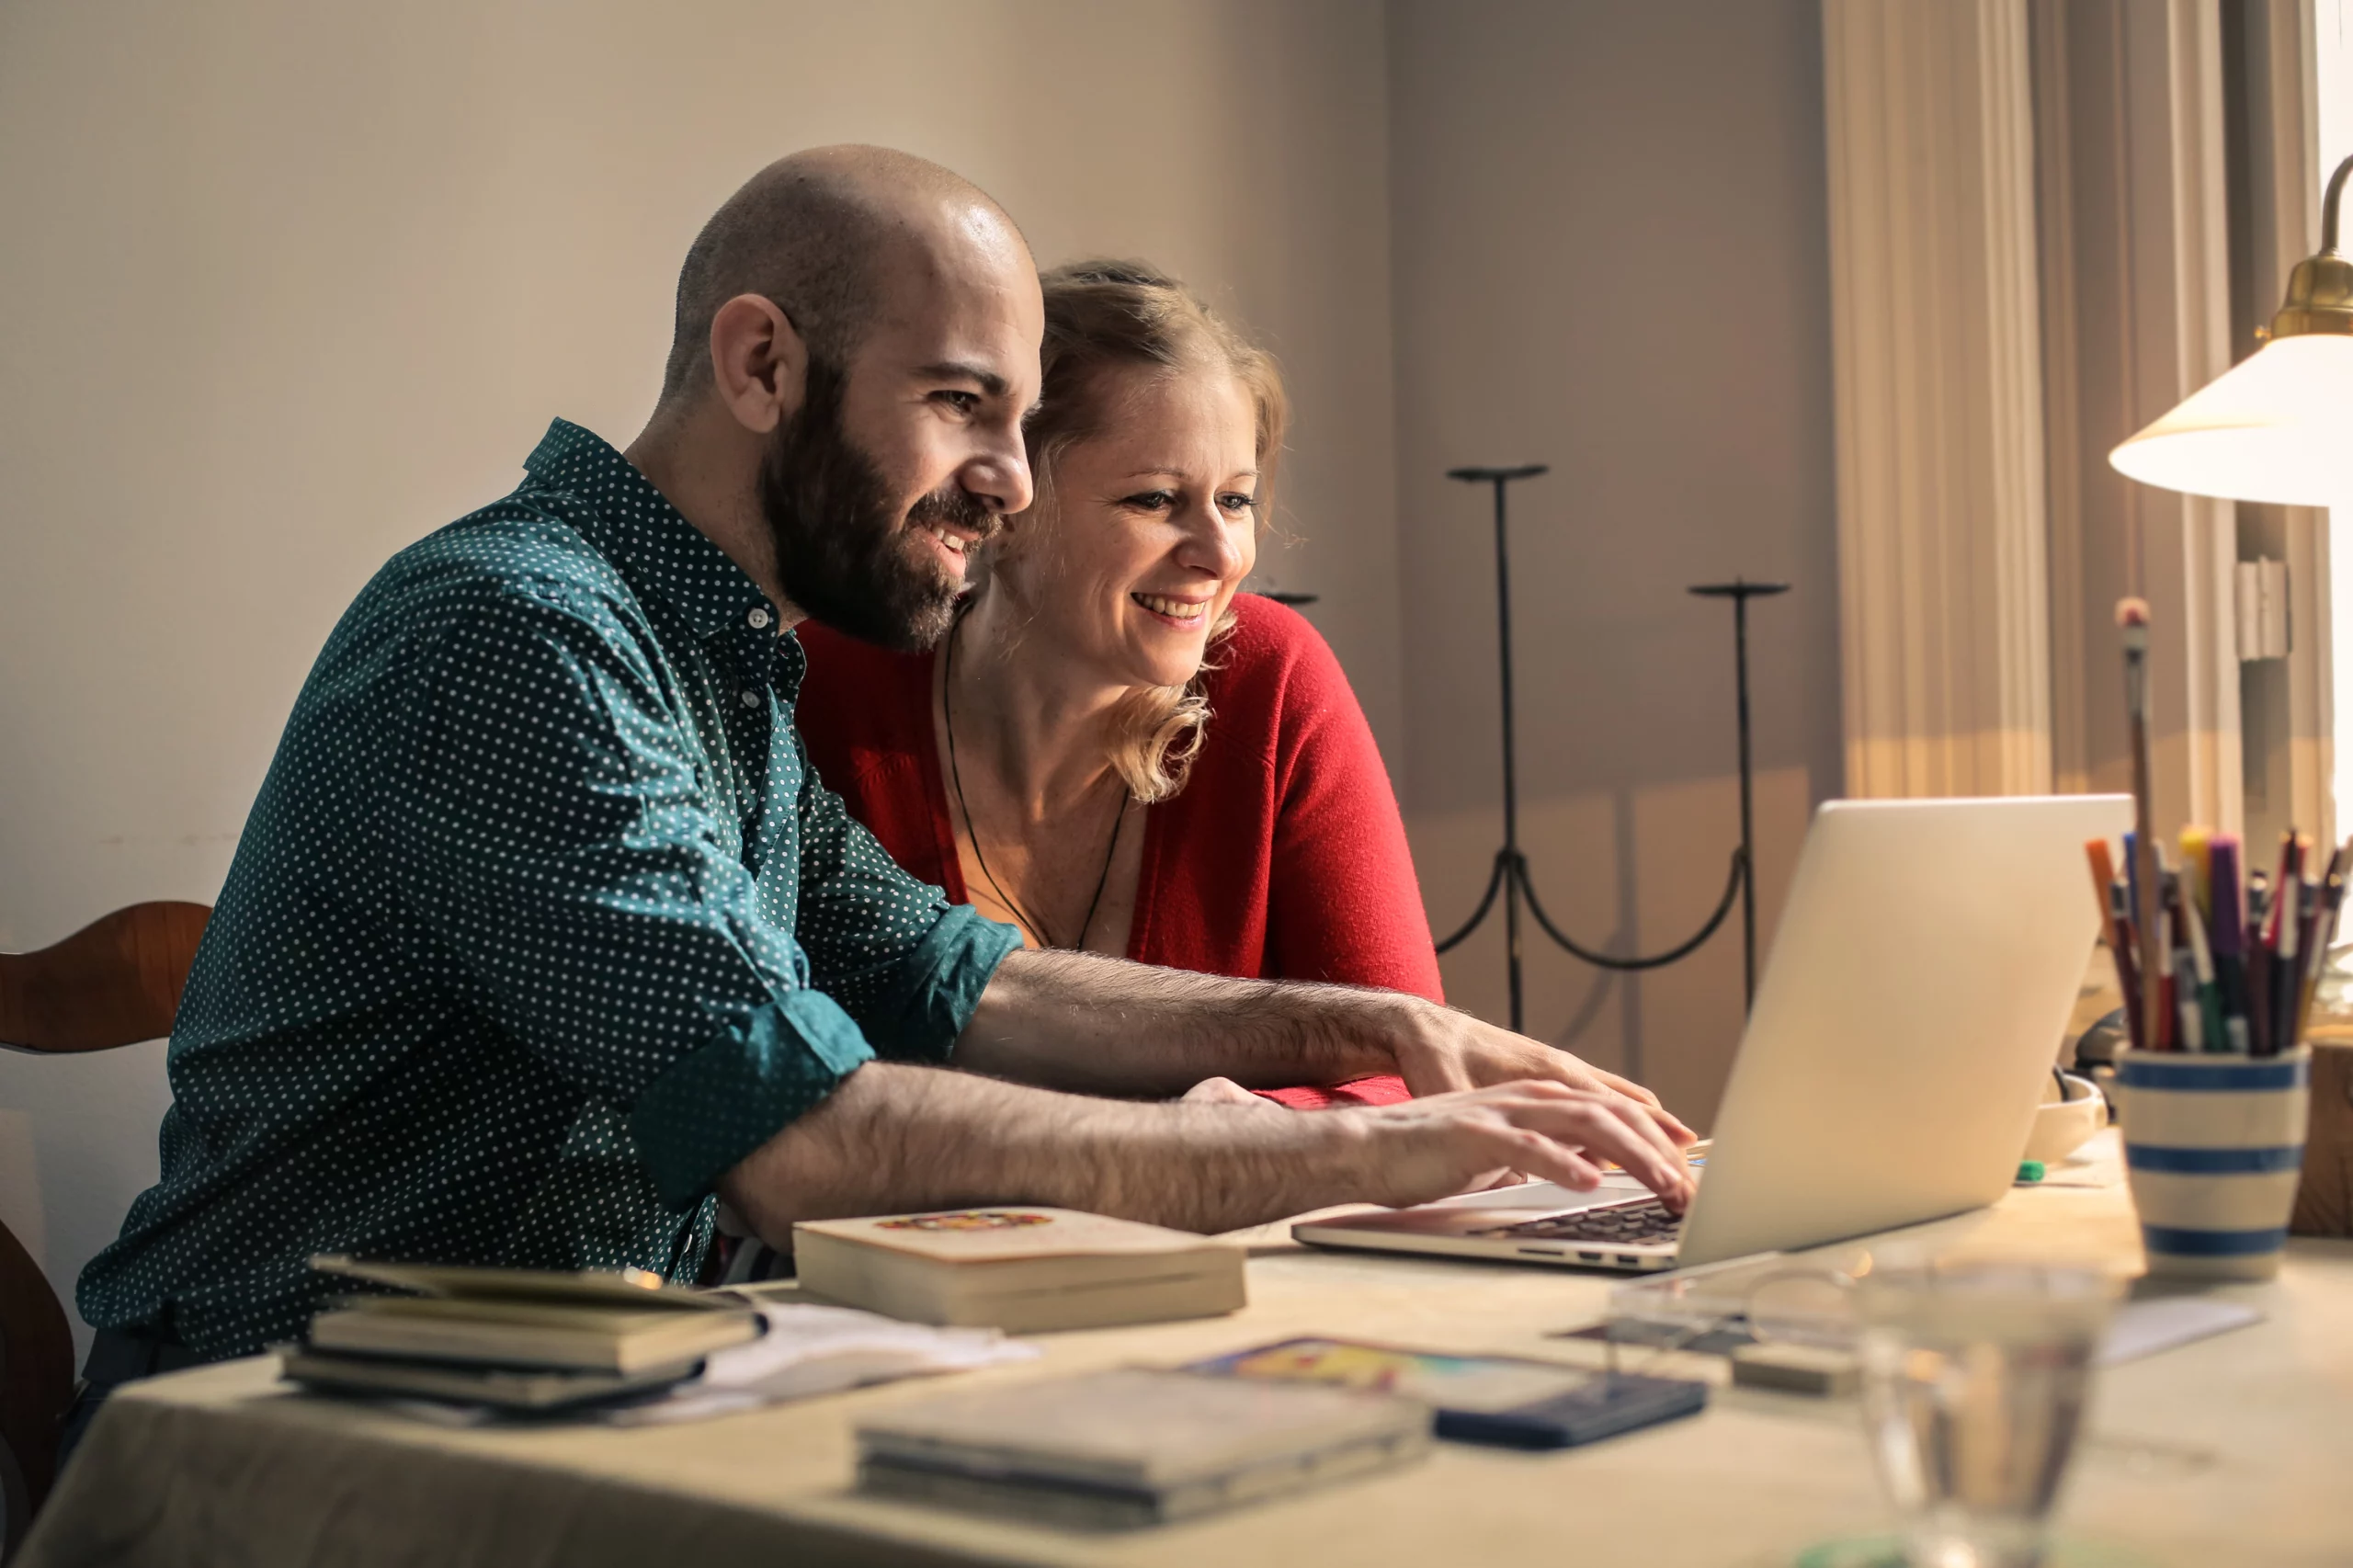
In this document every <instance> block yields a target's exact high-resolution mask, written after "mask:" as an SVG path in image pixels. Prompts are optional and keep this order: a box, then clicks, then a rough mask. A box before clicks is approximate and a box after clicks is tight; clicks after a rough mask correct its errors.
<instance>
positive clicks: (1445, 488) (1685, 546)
mask: <svg viewBox="0 0 2353 1568" xmlns="http://www.w3.org/2000/svg"><path fill="white" fill-rule="evenodd" d="M1389 14H1390V23H1391V31H1390V69H1391V77H1390V80H1391V113H1392V119H1391V145H1392V182H1391V195H1390V199H1391V204H1392V211H1393V212H1394V214H1395V233H1396V238H1395V245H1396V251H1395V254H1396V264H1395V266H1396V271H1395V294H1396V308H1397V355H1398V359H1397V365H1398V369H1397V389H1398V446H1397V454H1398V455H1397V473H1398V479H1397V494H1398V509H1399V516H1400V517H1401V519H1402V523H1401V528H1400V537H1401V544H1402V557H1401V560H1402V564H1403V571H1404V582H1405V584H1406V585H1407V591H1406V597H1405V599H1404V614H1403V619H1404V625H1405V626H1406V628H1407V634H1408V638H1409V642H1408V657H1407V660H1406V665H1405V698H1406V724H1405V734H1406V737H1407V766H1406V767H1405V769H1404V773H1405V778H1404V781H1403V782H1404V788H1405V794H1406V800H1407V808H1408V820H1409V825H1410V827H1411V829H1412V832H1413V835H1414V841H1415V852H1416V858H1417V859H1418V862H1419V866H1420V870H1421V875H1422V884H1423V891H1424V894H1425V898H1426V901H1427V903H1428V905H1429V907H1430V913H1431V916H1432V920H1433V924H1434V925H1436V926H1438V928H1439V932H1440V934H1441V935H1443V934H1444V933H1445V932H1446V930H1447V929H1448V928H1449V927H1451V926H1455V925H1457V924H1459V923H1460V922H1461V920H1462V919H1463V918H1464V917H1465V916H1467V915H1468V914H1469V913H1470V911H1471V908H1472V904H1473V903H1474V902H1475V900H1476V898H1477V896H1478V892H1479V889H1480V887H1481V886H1482V885H1483V881H1484V880H1485V875H1486V871H1487V867H1488V861H1489V856H1490V855H1491V853H1492V850H1493V847H1494V846H1495V843H1496V841H1497V837H1498V832H1497V829H1498V824H1499V820H1500V812H1499V809H1498V807H1497V805H1496V803H1495V802H1496V801H1497V799H1498V794H1499V790H1500V773H1501V765H1500V763H1499V762H1498V761H1497V760H1496V750H1497V739H1498V729H1499V720H1498V718H1497V703H1496V697H1495V567H1494V554H1493V544H1492V542H1491V541H1492V537H1493V534H1492V526H1491V523H1490V520H1489V519H1490V515H1491V514H1490V502H1489V499H1488V496H1487V494H1486V492H1485V491H1484V489H1483V487H1482V488H1479V489H1473V488H1472V487H1469V486H1465V485H1463V484H1460V483H1449V481H1447V480H1446V479H1445V478H1443V477H1442V475H1443V473H1444V472H1445V471H1446V470H1447V469H1449V468H1451V467H1455V466H1458V465H1462V464H1501V463H1517V462H1530V461H1534V462H1546V463H1550V464H1551V465H1552V472H1551V473H1550V474H1548V475H1546V476H1543V477H1541V478H1539V479H1535V480H1531V481H1528V482H1525V483H1522V484H1520V485H1518V486H1517V487H1516V490H1515V499H1514V503H1513V506H1514V509H1513V513H1512V517H1513V538H1512V560H1513V592H1514V608H1515V621H1516V629H1517V631H1518V636H1517V638H1516V644H1517V649H1518V681H1519V700H1518V720H1519V758H1520V766H1519V773H1520V793H1521V806H1522V815H1523V824H1522V839H1523V842H1524V843H1525V845H1526V846H1527V848H1528V851H1529V855H1530V858H1532V860H1533V862H1534V868H1535V875H1536V879H1537V884H1538V888H1539V891H1540V894H1541V896H1542V898H1543V900H1544V903H1545V905H1546V907H1547V909H1548V911H1549V912H1550V913H1551V914H1552V915H1553V917H1554V919H1555V920H1556V921H1558V922H1560V923H1561V924H1563V925H1564V926H1567V927H1568V929H1569V931H1570V934H1571V935H1572V936H1574V937H1576V938H1577V939H1578V940H1579V941H1581V942H1584V943H1586V945H1588V946H1600V945H1602V944H1605V943H1608V944H1610V945H1611V946H1612V948H1613V950H1616V951H1619V952H1621V953H1622V952H1626V951H1630V950H1640V951H1643V952H1655V951H1657V950H1659V949H1663V948H1665V947H1667V946H1670V945H1672V944H1674V943H1676V942H1677V941H1679V940H1681V939H1682V938H1683V937H1685V936H1686V935H1688V933H1689V932H1690V931H1692V930H1694V929H1696V928H1697V927H1698V926H1699V922H1700V920H1701V919H1702V917H1703V916H1704V915H1706V914H1707V912H1708V911H1709V910H1710V909H1711V908H1712V907H1713V905H1714V903H1715V901H1716V897H1717V894H1718V892H1719V891H1720V889H1721V887H1722V880H1723V876H1724V871H1725V868H1726V858H1727V856H1728V854H1729V852H1730V850H1731V847H1732V846H1733V844H1734V843H1735V842H1737V837H1738V825H1737V824H1738V815H1737V789H1736V785H1735V781H1734V780H1735V772H1734V749H1733V673H1732V634H1731V626H1730V619H1731V617H1730V614H1729V612H1728V611H1727V610H1726V609H1724V608H1722V607H1721V606H1719V605H1717V604H1714V603H1711V602H1707V601H1701V600H1698V599H1693V598H1689V597H1687V596H1686V595H1685V592H1684V590H1685V588H1686V587H1687V586H1688V585H1691V584H1695V583H1703V582H1711V581H1722V580H1725V579H1729V578H1731V577H1733V576H1734V575H1736V574H1737V575H1745V576H1746V577H1748V578H1750V579H1752V580H1755V579H1779V580H1784V581H1788V582H1790V583H1793V584H1794V585H1796V586H1795V591H1794V592H1793V593H1791V594H1790V596H1788V597H1784V598H1779V599H1771V600H1764V601H1759V602H1758V603H1757V604H1756V606H1755V607H1754V608H1753V609H1752V612H1751V615H1752V626H1753V631H1754V638H1755V642H1754V649H1753V658H1754V664H1753V676H1754V688H1755V704H1756V707H1755V718H1756V766H1757V768H1758V774H1759V796H1758V806H1757V817H1756V822H1757V834H1758V839H1759V844H1758V862H1759V873H1760V875H1759V885H1760V889H1761V891H1762V893H1763V897H1762V898H1761V900H1760V913H1761V914H1762V915H1763V916H1764V922H1763V929H1762V933H1761V936H1760V941H1759V951H1760V953H1761V952H1762V951H1763V950H1764V947H1765V945H1766V943H1767V941H1768V940H1769V937H1770V934H1771V928H1772V927H1771V919H1772V915H1773V914H1774V912H1775V911H1777V910H1778V908H1779V903H1780V893H1781V891H1782V889H1783V887H1784V886H1785V884H1786V881H1787V878H1788V875H1789V872H1790V868H1791V865H1792V863H1793V860H1794V858H1795V853H1796V849H1797V846H1798V843H1799V841H1800V839H1801V838H1802V834H1803V830H1804V826H1805V822H1806V818H1807V814H1808V812H1809V810H1810V808H1811V806H1812V804H1813V802H1814V801H1817V800H1819V799H1821V798H1822V797H1824V795H1828V794H1835V793H1836V792H1837V791H1838V790H1839V787H1840V769H1841V767H1842V763H1841V756H1840V749H1839V728H1838V726H1839V701H1838V647H1837V573H1836V556H1835V540H1836V518H1835V511H1834V508H1835V500H1836V497H1835V494H1834V471H1833V467H1832V449H1831V424H1830V408H1831V398H1830V331H1829V282H1828V258H1827V232H1828V216H1827V194H1826V179H1825V173H1824V153H1823V102H1822V40H1821V15H1820V7H1819V3H1818V0H1750V3H1747V4H1743V5H1738V6H1725V5H1715V4H1705V3H1700V0H1654V3H1652V4H1647V5H1626V4H1620V3H1616V0H1392V5H1391V8H1390V13H1389ZM1735 921H1736V917H1735ZM1526 944H1527V949H1528V951H1529V955H1530V957H1529V971H1530V976H1531V979H1530V987H1529V1017H1528V1028H1529V1032H1530V1033H1532V1034H1535V1035H1537V1036H1539V1037H1540V1038H1546V1039H1551V1040H1555V1041H1557V1042H1558V1043H1560V1044H1563V1045H1565V1046H1568V1047H1570V1048H1571V1049H1573V1050H1575V1051H1579V1052H1580V1053H1582V1054H1585V1055H1587V1056H1589V1057H1591V1058H1592V1059H1594V1060H1596V1061H1597V1062H1603V1063H1605V1064H1608V1065H1613V1066H1627V1067H1629V1068H1631V1069H1632V1070H1636V1071H1638V1072H1640V1073H1641V1074H1643V1076H1644V1077H1645V1078H1646V1079H1647V1080H1648V1081H1649V1082H1651V1083H1652V1084H1654V1085H1656V1086H1657V1087H1658V1088H1659V1089H1660V1091H1661V1092H1662V1093H1663V1094H1664V1095H1665V1096H1666V1097H1667V1100H1668V1103H1669V1104H1671V1105H1673V1106H1675V1107H1676V1108H1677V1109H1678V1110H1680V1111H1681V1112H1683V1114H1685V1115H1686V1116H1687V1117H1692V1118H1695V1119H1698V1120H1699V1121H1701V1122H1705V1121H1706V1120H1707V1119H1709V1118H1710V1117H1711V1116H1712V1114H1713V1109H1714V1105H1715V1101H1716V1098H1717V1096H1718V1095H1719V1093H1720V1092H1721V1089H1722V1080H1723V1075H1724V1073H1725V1071H1726V1069H1727V1067H1728V1065H1729V1062H1730V1058H1731V1053H1732V1050H1733V1045H1734V1044H1735V1043H1736V1042H1737V1040H1738V1037H1739V1030H1740V1025H1741V1017H1742V1008H1741V979H1740V967H1741V966H1740V952H1739V944H1738V940H1737V927H1736V924H1735V926H1733V928H1731V929H1728V930H1727V931H1726V932H1725V933H1724V934H1723V935H1722V936H1720V937H1717V938H1716V939H1715V941H1714V942H1712V943H1711V945H1710V946H1709V947H1707V948H1705V949H1702V950H1701V951H1700V952H1699V954H1697V955H1695V956H1694V957H1693V958H1691V959H1690V960H1687V961H1685V962H1683V963H1681V964H1678V965H1677V966H1676V967H1674V968H1672V969H1668V970H1664V971H1656V972H1655V973H1654V974H1652V975H1650V976H1647V977H1645V978H1643V979H1639V980H1633V981H1611V980H1608V979H1607V978H1605V977H1603V976H1602V975H1600V974H1599V973H1598V972H1597V971H1595V970H1592V969H1589V968H1586V967H1585V966H1584V965H1582V964H1579V963H1578V962H1576V961H1575V960H1573V959H1570V958H1568V957H1567V956H1566V955H1564V954H1562V953H1560V952H1559V951H1557V950H1556V949H1552V947H1551V946H1550V944H1549V943H1547V942H1546V940H1545V939H1544V937H1542V936H1541V935H1540V934H1539V933H1536V932H1533V931H1532V930H1531V931H1530V932H1529V934H1528V936H1527V937H1526ZM1444 963H1445V972H1446V980H1447V986H1448V990H1449V995H1450V996H1451V997H1452V999H1454V1000H1455V1001H1456V1002H1458V1003H1461V1004H1463V1005H1467V1006H1472V1008H1474V1009H1475V1010H1477V1011H1479V1012H1481V1013H1482V1014H1483V1015H1485V1016H1487V1017H1502V1016H1503V1009H1504V1000H1503V989H1504V987H1503V971H1504V957H1503V946H1502V937H1501V921H1500V919H1499V918H1496V917H1490V921H1489V924H1488V925H1487V926H1486V927H1485V928H1483V930H1482V931H1481V932H1480V933H1479V935H1477V936H1476V937H1472V939H1471V940H1470V941H1468V942H1466V943H1465V944H1464V945H1463V946H1462V947H1461V949H1457V950H1456V952H1454V953H1452V954H1449V955H1448V957H1447V959H1446V960H1444Z"/></svg>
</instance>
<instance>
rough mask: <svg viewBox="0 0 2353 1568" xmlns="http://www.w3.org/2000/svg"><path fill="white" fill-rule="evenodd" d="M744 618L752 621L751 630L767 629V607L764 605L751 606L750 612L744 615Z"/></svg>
mask: <svg viewBox="0 0 2353 1568" xmlns="http://www.w3.org/2000/svg"><path fill="white" fill-rule="evenodd" d="M744 619H745V620H748V621H750V622H751V623H752V630H753V631H767V629H768V607H767V606H766V605H759V606H756V607H755V608H753V610H752V613H751V614H749V615H747V616H745V618H744Z"/></svg>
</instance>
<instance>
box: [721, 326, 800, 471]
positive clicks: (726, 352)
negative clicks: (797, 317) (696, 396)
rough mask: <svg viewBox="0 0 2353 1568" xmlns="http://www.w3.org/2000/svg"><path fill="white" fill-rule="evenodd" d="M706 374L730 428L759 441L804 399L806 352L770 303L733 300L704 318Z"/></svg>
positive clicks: (797, 335)
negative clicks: (707, 348)
mask: <svg viewBox="0 0 2353 1568" xmlns="http://www.w3.org/2000/svg"><path fill="white" fill-rule="evenodd" d="M710 370H711V380H712V382H713V384H714V387H715V390H716V391H717V392H718V393H719V401H720V402H721V403H723V404H724V405H725V406H726V408H727V411H728V412H729V413H731V414H733V415H734V416H735V422H736V423H737V424H739V425H741V426H744V428H745V429H746V430H749V431H752V432H754V433H755V434H757V435H762V436H765V435H767V434H768V433H770V432H771V431H773V430H775V429H776V427H777V426H779V425H780V424H782V423H783V422H784V420H785V419H786V418H787V417H788V416H790V415H791V414H792V413H793V412H794V411H795V410H797V409H798V408H800V406H801V400H802V399H803V398H805V397H806V396H807V395H808V382H809V346H808V344H807V343H805V342H803V341H802V339H801V334H800V333H799V332H798V331H796V330H795V329H794V327H793V324H792V320H791V318H790V317H789V316H787V315H786V314H785V313H784V312H783V311H782V310H781V309H779V307H778V305H777V302H776V301H774V300H771V299H768V298H767V297H766V296H765V295H761V294H738V295H736V296H735V297H734V298H733V299H732V300H730V301H727V302H726V303H725V304H723V305H722V306H720V307H719V309H718V311H717V312H714V313H713V314H712V316H711V318H710Z"/></svg>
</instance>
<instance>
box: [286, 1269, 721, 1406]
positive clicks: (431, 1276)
mask: <svg viewBox="0 0 2353 1568" xmlns="http://www.w3.org/2000/svg"><path fill="white" fill-rule="evenodd" d="M311 1266H312V1267H313V1268H316V1269H318V1270H320V1271H322V1272H324V1273H328V1274H333V1275H336V1276H338V1277H341V1278H347V1279H352V1280H357V1281H362V1282H365V1283H367V1284H370V1285H378V1286H389V1287H391V1288H392V1289H393V1290H402V1291H405V1292H408V1293H407V1294H404V1295H358V1296H353V1297H350V1298H348V1299H347V1300H346V1301H342V1302H340V1303H338V1304H336V1305H335V1306H333V1307H331V1308H328V1309H327V1310H325V1311H323V1312H320V1313H318V1315H317V1316H315V1317H314V1318H313V1319H312V1321H311V1331H310V1334H309V1335H308V1336H307V1338H305V1340H304V1341H303V1342H302V1343H301V1344H300V1345H297V1346H288V1347H286V1348H284V1349H283V1350H281V1351H280V1356H281V1359H282V1362H283V1369H284V1372H285V1375H286V1376H287V1377H288V1378H289V1379H290V1380H291V1381H295V1382H298V1383H301V1384H303V1385H305V1386H306V1387H311V1388H316V1389H322V1390H327V1391H331V1392H339V1393H364V1394H376V1395H389V1396H396V1397H406V1398H414V1399H430V1400H440V1401H447V1402H453V1403H463V1404H472V1405H488V1406H493V1407H496V1408H502V1409H508V1410H556V1409H562V1408H563V1407H566V1406H570V1405H577V1404H584V1403H592V1402H596V1401H602V1400H610V1399H615V1398H620V1397H622V1396H625V1395H631V1394H639V1393H644V1392H650V1391H653V1390H656V1389H661V1388H665V1387H668V1386H669V1385H671V1384H673V1383H676V1382H678V1381H682V1380H684V1379H686V1378H689V1377H692V1376H694V1375H695V1373H696V1372H697V1371H698V1370H699V1369H700V1368H701V1366H702V1361H703V1358H704V1357H706V1356H708V1355H710V1354H711V1353H712V1352H714V1351H718V1350H723V1349H725V1348H726V1347H728V1346H732V1345H741V1344H743V1343H744V1342H745V1341H746V1340H749V1339H752V1338H754V1337H756V1335H759V1333H760V1332H761V1320H760V1316H759V1314H758V1313H757V1312H755V1311H752V1310H750V1309H749V1308H747V1307H745V1306H744V1305H742V1304H741V1303H739V1302H736V1301H729V1300H726V1299H724V1298H721V1297H714V1296H710V1295H704V1294H701V1293H699V1292H696V1291H691V1290H676V1289H672V1288H671V1287H669V1286H666V1285H665V1284H664V1283H663V1281H662V1279H661V1278H660V1277H659V1276H658V1275H654V1274H648V1273H645V1272H644V1271H642V1270H636V1269H631V1270H624V1271H620V1272H607V1271H602V1270H591V1271H587V1272H584V1273H579V1274H560V1273H550V1272H542V1271H540V1270H535V1269H520V1268H463V1267H430V1266H426V1265H412V1264H381V1263H377V1264H371V1263H358V1262H355V1261H353V1260H352V1259H350V1258H347V1257H335V1256H324V1257H316V1258H313V1259H312V1260H311Z"/></svg>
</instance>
